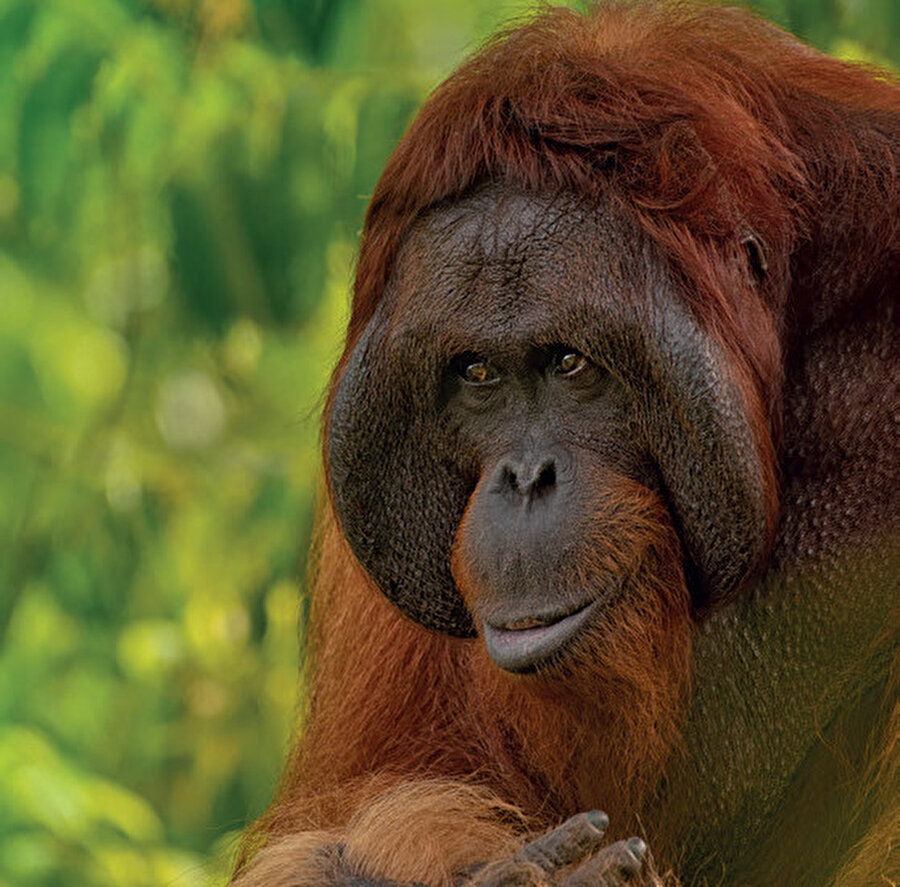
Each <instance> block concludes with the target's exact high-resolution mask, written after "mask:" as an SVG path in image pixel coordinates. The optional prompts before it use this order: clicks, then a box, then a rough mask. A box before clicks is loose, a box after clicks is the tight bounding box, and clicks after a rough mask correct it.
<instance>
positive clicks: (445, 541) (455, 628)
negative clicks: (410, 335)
mask: <svg viewBox="0 0 900 887" xmlns="http://www.w3.org/2000/svg"><path fill="white" fill-rule="evenodd" d="M390 345H391V343H390V342H389V337H388V335H387V334H386V325H385V324H384V323H383V322H382V321H381V318H380V316H379V313H378V312H376V314H375V316H374V317H373V318H372V320H371V321H370V322H369V325H368V327H367V328H366V330H365V332H364V333H363V335H362V337H361V338H360V340H359V342H358V343H357V345H356V347H355V348H354V349H353V352H352V354H351V355H350V358H349V360H348V361H347V364H346V367H345V370H344V372H343V374H342V376H341V379H340V381H339V383H338V386H337V389H336V392H335V396H334V400H333V402H332V407H331V412H330V415H329V421H328V472H329V476H330V486H331V491H332V496H333V500H334V505H335V509H336V512H337V516H338V520H339V521H340V524H341V528H342V529H343V531H344V534H345V535H346V537H347V540H348V542H349V544H350V547H351V549H352V550H353V553H354V555H355V556H356V558H357V559H358V560H359V562H360V564H361V565H362V566H363V568H364V569H365V570H366V571H367V572H368V573H369V575H370V576H371V577H372V579H373V580H374V581H375V583H376V584H377V585H378V587H379V588H380V589H381V591H382V592H383V593H384V594H385V595H386V596H387V597H388V598H389V599H390V600H391V601H392V602H393V603H394V604H395V605H396V606H398V607H399V608H400V609H401V610H403V612H404V613H406V614H407V615H408V616H410V617H411V618H412V619H414V620H415V621H416V622H419V623H420V624H421V625H423V626H425V627H426V628H430V629H434V630H437V631H441V632H445V633H447V634H451V635H455V636H458V637H472V636H474V634H475V631H474V626H473V623H472V619H471V616H470V615H469V612H468V610H467V609H466V607H465V604H464V603H463V601H462V598H461V597H460V595H459V593H458V591H457V590H456V587H455V584H454V582H453V577H452V576H451V573H450V552H451V548H452V545H453V539H454V536H455V533H456V528H457V526H458V525H459V521H460V519H461V517H462V514H463V511H464V509H465V506H466V501H467V498H468V486H469V484H467V482H466V481H465V479H464V478H463V477H462V476H461V474H460V473H459V472H458V470H457V469H455V467H454V464H455V462H454V458H453V453H452V444H451V441H450V440H449V436H448V433H447V430H446V429H445V428H443V427H442V422H441V421H440V416H439V413H438V410H437V408H436V396H437V391H438V385H439V378H440V371H439V368H438V367H437V366H425V367H423V365H422V364H421V363H413V361H412V359H413V358H415V356H416V355H417V354H418V355H422V354H423V351H424V349H423V348H422V346H421V345H420V346H419V347H418V348H414V347H404V348H396V347H395V348H391V347H390ZM404 358H406V361H404ZM405 362H409V363H410V365H409V366H404V363H405Z"/></svg>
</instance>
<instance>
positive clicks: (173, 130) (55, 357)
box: [0, 0, 900, 887]
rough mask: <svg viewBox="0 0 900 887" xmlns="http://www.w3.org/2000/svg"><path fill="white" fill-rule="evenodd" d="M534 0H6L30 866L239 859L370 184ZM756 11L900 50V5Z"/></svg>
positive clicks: (1, 807)
mask: <svg viewBox="0 0 900 887" xmlns="http://www.w3.org/2000/svg"><path fill="white" fill-rule="evenodd" d="M531 6H532V4H531V3H529V2H524V0H523V2H517V0H502V2H495V0H428V2H422V0H31V2H29V0H0V540H2V541H0V887H49V885H79V887H113V885H122V887H144V885H154V887H156V885H181V887H191V885H201V884H202V885H206V884H217V883H218V884H221V883H223V882H224V880H225V879H226V877H227V871H228V865H229V861H230V854H231V852H232V848H233V843H234V839H235V836H236V834H237V832H238V830H239V829H240V828H241V826H242V825H243V824H244V823H245V822H247V821H248V820H249V819H252V818H253V817H254V816H255V815H256V814H257V813H259V812H260V811H261V809H262V808H263V806H264V805H265V803H266V801H267V799H268V798H269V796H270V794H271V791H272V788H273V785H274V781H275V779H276V777H277V773H278V768H279V764H280V761H281V758H282V755H283V753H284V750H285V746H286V743H287V741H288V738H289V735H290V732H291V729H292V725H293V721H294V717H293V713H294V709H295V700H296V698H297V695H296V694H297V692H298V673H297V668H298V657H299V655H300V652H299V651H300V649H301V647H302V627H301V629H300V631H299V632H298V624H300V623H302V618H301V616H302V594H303V568H304V556H305V550H306V547H307V544H308V540H309V533H310V528H311V523H312V512H313V507H314V506H313V503H314V498H315V495H316V488H317V484H318V476H319V467H318V466H319V456H318V452H317V437H318V414H319V408H320V403H321V397H322V392H323V388H324V385H325V383H326V380H327V377H328V374H329V371H330V368H331V366H332V364H333V362H334V361H335V359H336V357H337V354H338V352H339V345H340V340H341V333H342V327H343V324H344V322H345V319H346V316H347V311H348V291H349V283H350V279H351V274H352V266H353V258H354V250H355V244H356V238H357V233H358V231H359V228H360V225H361V220H362V215H363V212H364V209H365V205H366V199H367V195H368V194H370V193H371V191H372V188H373V185H374V183H375V181H376V178H377V176H378V173H379V170H380V169H381V167H382V165H383V163H384V161H385V159H386V158H387V156H388V154H389V152H390V150H391V148H392V146H393V145H394V143H395V142H396V140H397V139H398V137H399V136H400V134H401V133H402V132H403V130H404V127H405V126H406V125H407V123H408V122H409V120H410V117H411V115H412V114H413V112H414V110H415V108H416V107H417V106H418V105H419V104H420V103H421V101H422V100H423V98H424V97H425V96H426V95H427V93H428V91H429V90H430V89H431V88H433V86H434V85H435V84H436V83H437V82H438V81H439V80H440V79H441V78H442V77H443V76H444V75H445V74H446V73H448V72H449V71H450V69H451V68H452V67H453V66H454V65H455V64H456V63H457V62H458V61H459V60H460V59H461V58H462V57H463V56H464V55H465V54H466V53H467V52H469V51H470V50H471V49H473V48H474V47H475V46H477V45H478V43H479V41H480V40H482V39H483V38H484V36H485V35H486V34H488V33H489V32H490V31H491V30H492V29H494V28H496V27H497V25H498V24H500V23H501V22H504V21H507V20H509V19H510V18H511V17H515V16H517V15H521V14H522V13H523V12H524V11H525V10H527V9H528V8H529V7H531ZM757 6H758V8H759V9H760V10H761V11H762V12H764V13H765V14H766V15H768V16H769V17H771V18H773V19H775V20H776V21H778V22H780V23H781V24H783V25H784V26H786V27H789V28H791V29H792V30H794V31H795V32H797V33H798V34H800V35H801V36H803V37H805V38H806V39H808V40H810V41H811V42H813V43H814V44H816V45H818V46H820V47H822V48H824V49H826V50H828V51H830V52H834V53H837V54H839V55H842V56H845V57H851V58H858V59H867V60H871V61H877V62H881V63H886V64H894V65H897V64H898V63H900V3H898V2H897V0H760V2H759V3H758V4H757ZM300 692H302V688H300Z"/></svg>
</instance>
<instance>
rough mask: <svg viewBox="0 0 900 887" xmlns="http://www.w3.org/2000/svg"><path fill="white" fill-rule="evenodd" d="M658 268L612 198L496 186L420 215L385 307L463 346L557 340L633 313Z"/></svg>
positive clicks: (404, 321)
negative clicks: (590, 198) (582, 197)
mask: <svg viewBox="0 0 900 887" xmlns="http://www.w3.org/2000/svg"><path fill="white" fill-rule="evenodd" d="M660 266H661V263H660V262H659V260H658V258H656V257H655V251H654V249H653V246H652V244H651V243H650V242H649V240H648V238H647V237H646V236H645V235H643V234H642V232H640V231H639V230H638V229H637V227H636V226H635V224H634V223H633V222H632V221H631V220H630V219H629V218H628V217H627V216H626V214H625V213H624V212H622V211H621V210H619V209H617V208H616V207H615V206H614V205H613V204H612V202H610V201H607V202H601V203H599V204H597V203H592V204H588V203H586V202H585V201H583V200H579V199H578V198H577V197H575V196H573V195H570V194H566V193H563V194H555V195H548V194H533V193H524V192H521V191H511V190H509V189H508V188H501V187H499V186H496V185H495V186H490V187H487V188H484V189H482V190H481V191H479V192H476V193H475V194H473V195H472V196H470V197H467V198H466V199H464V200H461V201H459V202H458V203H455V204H451V205H448V206H443V207H438V208H436V209H433V210H431V211H430V212H429V213H428V214H426V215H425V216H423V217H422V218H421V219H419V220H418V221H417V222H416V224H415V225H414V226H413V228H412V229H411V230H410V232H409V234H408V236H407V237H406V239H405V241H404V244H403V247H402V249H401V251H400V254H399V256H398V261H397V264H396V266H395V270H394V273H393V275H392V278H391V282H390V285H389V287H388V291H387V292H386V294H385V301H386V303H387V304H386V306H385V307H386V308H388V310H389V312H390V315H391V318H392V320H391V325H392V326H393V327H394V329H395V330H396V331H398V332H401V331H402V332H413V331H420V332H425V331H426V330H435V331H440V335H441V338H443V339H448V338H449V339H454V340H458V343H459V345H460V347H470V346H471V345H473V344H478V343H479V342H481V341H484V342H486V343H489V344H502V342H503V340H504V339H506V338H509V339H510V340H518V339H521V337H523V336H525V337H527V338H528V339H530V340H532V341H534V342H536V343H539V342H540V341H541V340H546V341H547V342H554V341H560V336H561V335H563V334H564V333H567V332H568V331H570V330H571V329H572V328H573V327H577V326H578V325H579V324H583V323H591V324H596V323H597V322H598V321H602V320H603V316H604V315H606V316H608V319H610V320H613V319H615V318H616V317H617V316H619V319H620V320H624V319H625V315H626V314H629V315H632V316H633V311H634V309H635V307H636V306H637V305H639V304H641V303H643V304H644V305H646V300H645V298H639V296H638V294H639V293H646V290H647V288H648V284H649V285H650V287H651V288H655V284H657V283H658V281H651V280H649V279H648V277H650V276H653V275H655V276H657V277H659V274H660ZM623 312H624V314H623ZM453 344H454V343H452V342H448V347H452V346H453Z"/></svg>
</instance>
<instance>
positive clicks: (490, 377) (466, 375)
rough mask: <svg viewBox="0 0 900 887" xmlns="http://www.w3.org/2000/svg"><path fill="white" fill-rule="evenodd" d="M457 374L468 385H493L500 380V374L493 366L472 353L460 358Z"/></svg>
mask: <svg viewBox="0 0 900 887" xmlns="http://www.w3.org/2000/svg"><path fill="white" fill-rule="evenodd" d="M459 374H460V375H461V376H462V377H463V379H464V380H465V381H466V382H467V383H468V384H469V385H493V384H494V383H495V382H499V381H500V374H499V373H498V372H497V370H496V369H495V368H494V367H492V366H491V365H490V364H489V363H488V362H487V361H486V360H479V359H478V358H475V357H473V356H472V355H469V356H467V357H464V358H463V359H461V360H460V362H459Z"/></svg>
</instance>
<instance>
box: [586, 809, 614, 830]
mask: <svg viewBox="0 0 900 887" xmlns="http://www.w3.org/2000/svg"><path fill="white" fill-rule="evenodd" d="M587 818H588V822H589V823H590V824H591V825H592V826H593V827H594V828H595V829H597V830H598V831H601V832H605V831H606V830H607V829H608V828H609V817H608V816H607V815H606V814H605V813H604V812H603V811H602V810H591V811H590V812H589V813H588V815H587Z"/></svg>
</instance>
